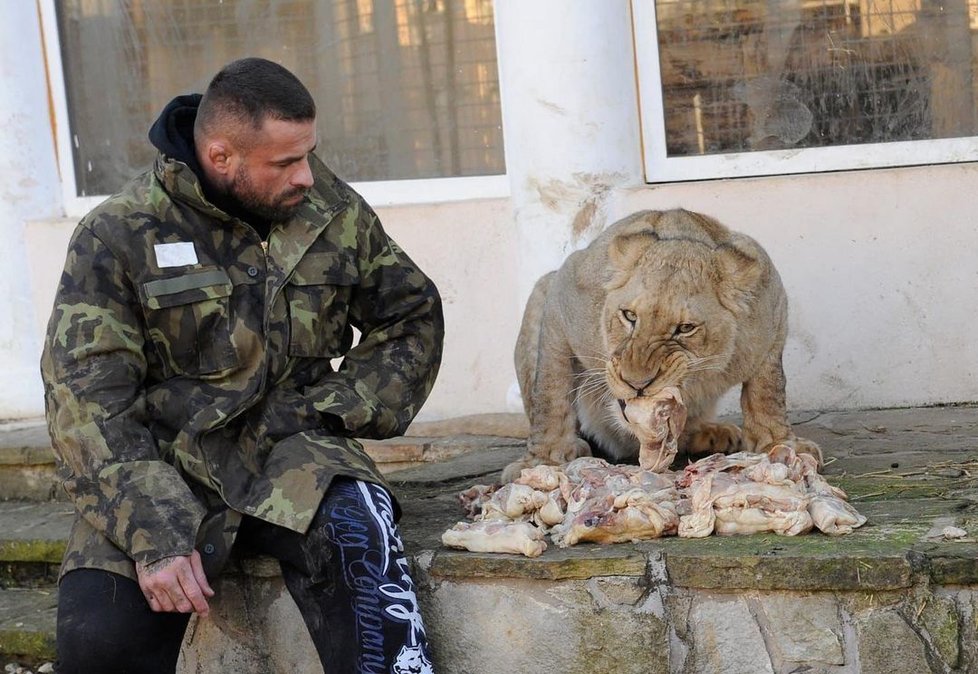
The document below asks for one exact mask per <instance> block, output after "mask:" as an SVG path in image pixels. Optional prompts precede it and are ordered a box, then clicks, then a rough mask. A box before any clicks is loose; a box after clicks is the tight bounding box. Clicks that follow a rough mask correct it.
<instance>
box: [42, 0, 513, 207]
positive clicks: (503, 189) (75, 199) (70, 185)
mask: <svg viewBox="0 0 978 674" xmlns="http://www.w3.org/2000/svg"><path fill="white" fill-rule="evenodd" d="M56 2H57V0H39V3H38V6H39V10H40V18H41V35H42V38H43V44H44V56H45V61H46V65H47V77H48V92H49V96H50V115H51V124H52V126H53V128H54V143H55V153H56V155H57V158H58V171H59V174H60V179H61V192H62V200H63V206H64V211H65V215H66V216H67V217H73V218H80V217H82V216H84V215H85V214H86V213H88V212H89V211H90V210H91V209H93V208H94V207H95V206H97V205H98V204H100V203H101V202H102V201H104V200H105V199H106V198H107V197H108V196H110V195H108V194H100V195H86V196H79V195H78V185H77V180H76V177H75V161H74V154H73V152H72V146H73V141H72V133H71V124H70V117H69V115H68V95H67V87H66V82H65V77H64V64H63V62H62V58H61V40H60V35H59V32H58V20H57V13H56V8H55V3H56ZM174 95H177V94H174ZM147 142H148V141H147ZM504 151H505V146H504ZM350 185H351V186H352V187H353V189H355V190H356V191H357V192H359V193H360V195H362V196H363V197H364V199H366V201H367V202H368V203H369V204H370V205H371V206H372V207H375V208H381V207H390V206H411V205H422V204H435V203H444V202H452V201H469V200H474V199H504V198H509V196H510V193H511V188H510V183H509V178H508V176H507V175H506V174H505V173H503V174H497V175H485V176H466V177H451V178H419V179H410V180H373V181H359V182H351V183H350Z"/></svg>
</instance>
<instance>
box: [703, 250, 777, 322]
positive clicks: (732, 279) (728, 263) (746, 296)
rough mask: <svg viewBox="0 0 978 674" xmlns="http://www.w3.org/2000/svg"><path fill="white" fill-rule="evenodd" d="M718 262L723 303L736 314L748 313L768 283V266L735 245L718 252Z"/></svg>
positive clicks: (718, 285) (718, 276)
mask: <svg viewBox="0 0 978 674" xmlns="http://www.w3.org/2000/svg"><path fill="white" fill-rule="evenodd" d="M715 262H716V268H715V274H716V280H717V295H718V296H719V298H720V303H721V304H723V306H725V307H726V308H727V309H729V310H730V311H733V312H734V313H740V312H742V311H746V310H748V309H749V308H750V305H751V304H752V303H753V301H754V297H756V296H757V293H758V291H759V290H760V289H761V284H763V282H764V275H765V268H764V265H763V264H762V263H761V261H760V260H758V259H757V258H755V257H752V256H751V255H749V254H747V253H745V252H744V251H742V250H740V249H738V248H735V247H734V246H731V245H724V246H720V247H719V248H718V249H717V255H716V258H715Z"/></svg>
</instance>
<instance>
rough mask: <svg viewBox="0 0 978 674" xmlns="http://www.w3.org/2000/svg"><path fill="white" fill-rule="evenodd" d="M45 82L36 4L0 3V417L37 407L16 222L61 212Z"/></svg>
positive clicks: (34, 351)
mask: <svg viewBox="0 0 978 674" xmlns="http://www.w3.org/2000/svg"><path fill="white" fill-rule="evenodd" d="M45 83H46V79H45V71H44V55H43V52H42V47H41V26H40V20H39V18H38V10H37V6H36V4H35V3H33V2H4V3H0V261H2V263H3V273H0V373H2V374H0V382H2V385H0V419H16V418H24V417H32V416H40V415H41V414H43V411H44V406H43V395H42V387H41V379H40V375H39V364H38V360H39V358H40V344H39V343H38V339H37V336H36V330H35V325H36V319H35V312H42V313H47V312H49V311H50V310H51V307H34V306H33V305H32V302H31V289H30V281H29V279H30V274H29V273H28V267H27V252H26V246H25V244H24V225H25V223H26V222H27V221H28V220H33V219H38V218H51V217H55V216H58V215H61V214H62V204H61V192H60V189H59V185H58V169H57V164H56V160H55V153H54V140H53V133H52V130H51V121H50V120H51V116H50V112H49V107H48V99H47V89H46V84H45Z"/></svg>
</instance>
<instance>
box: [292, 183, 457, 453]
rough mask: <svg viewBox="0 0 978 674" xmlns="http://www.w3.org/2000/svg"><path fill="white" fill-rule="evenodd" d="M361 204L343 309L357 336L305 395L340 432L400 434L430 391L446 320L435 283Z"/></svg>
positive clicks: (381, 435)
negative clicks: (354, 273)
mask: <svg viewBox="0 0 978 674" xmlns="http://www.w3.org/2000/svg"><path fill="white" fill-rule="evenodd" d="M359 208H360V209H361V211H360V219H359V223H360V229H359V232H360V234H359V237H360V239H359V241H360V259H359V267H360V285H359V286H358V288H357V289H356V292H355V293H354V297H353V300H352V301H351V305H350V310H349V315H350V320H351V322H352V323H353V325H355V326H356V327H357V328H358V329H359V330H360V331H361V337H360V342H359V343H358V344H357V346H356V347H354V348H353V349H351V350H350V351H349V352H348V353H346V355H345V356H344V358H343V362H342V363H341V365H340V368H339V371H338V372H335V373H332V374H330V375H327V376H326V377H325V378H324V379H323V380H322V381H320V382H319V383H318V384H316V385H314V386H311V387H309V388H307V389H306V391H305V397H306V399H307V400H310V401H311V402H312V404H313V406H314V407H315V409H316V410H317V411H319V412H320V413H321V414H323V415H325V418H326V419H327V420H333V421H334V423H338V424H341V425H342V429H341V432H342V433H343V435H350V436H355V437H362V438H385V437H390V436H394V435H398V434H400V433H403V432H404V430H405V429H406V428H407V426H408V424H409V423H411V420H412V419H413V418H414V416H415V415H416V414H417V413H418V411H419V410H420V408H421V405H422V404H423V403H424V401H425V399H426V398H427V397H428V394H429V393H430V392H431V388H432V386H433V385H434V382H435V377H436V375H437V373H438V368H439V365H440V363H441V354H442V341H443V338H444V331H445V326H444V318H443V316H442V304H441V298H440V297H439V295H438V290H437V289H436V288H435V285H434V283H433V282H432V281H431V280H430V279H429V278H428V277H427V276H426V275H425V274H424V273H423V272H422V271H421V270H420V269H419V268H418V266H417V265H416V264H415V263H414V262H413V261H412V260H411V259H410V258H409V257H408V256H407V255H406V254H405V253H404V251H403V250H401V249H400V247H399V246H398V245H397V244H396V243H395V242H394V241H393V240H392V239H390V238H389V237H388V236H387V234H386V232H384V229H383V227H382V226H381V224H380V221H379V219H378V218H377V216H376V214H375V213H374V212H373V211H372V210H371V209H370V208H369V207H368V206H367V205H366V204H365V203H364V202H362V201H361V202H360V204H359Z"/></svg>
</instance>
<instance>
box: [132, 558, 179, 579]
mask: <svg viewBox="0 0 978 674" xmlns="http://www.w3.org/2000/svg"><path fill="white" fill-rule="evenodd" d="M174 559H176V558H175V557H164V558H163V559H157V560H156V561H155V562H149V563H148V564H143V563H142V562H137V564H136V565H137V566H138V567H139V570H140V571H142V572H143V573H146V574H149V575H153V574H155V573H157V572H159V571H162V570H163V569H164V568H165V567H166V566H167V565H169V564H170V562H172V561H173V560H174Z"/></svg>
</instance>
